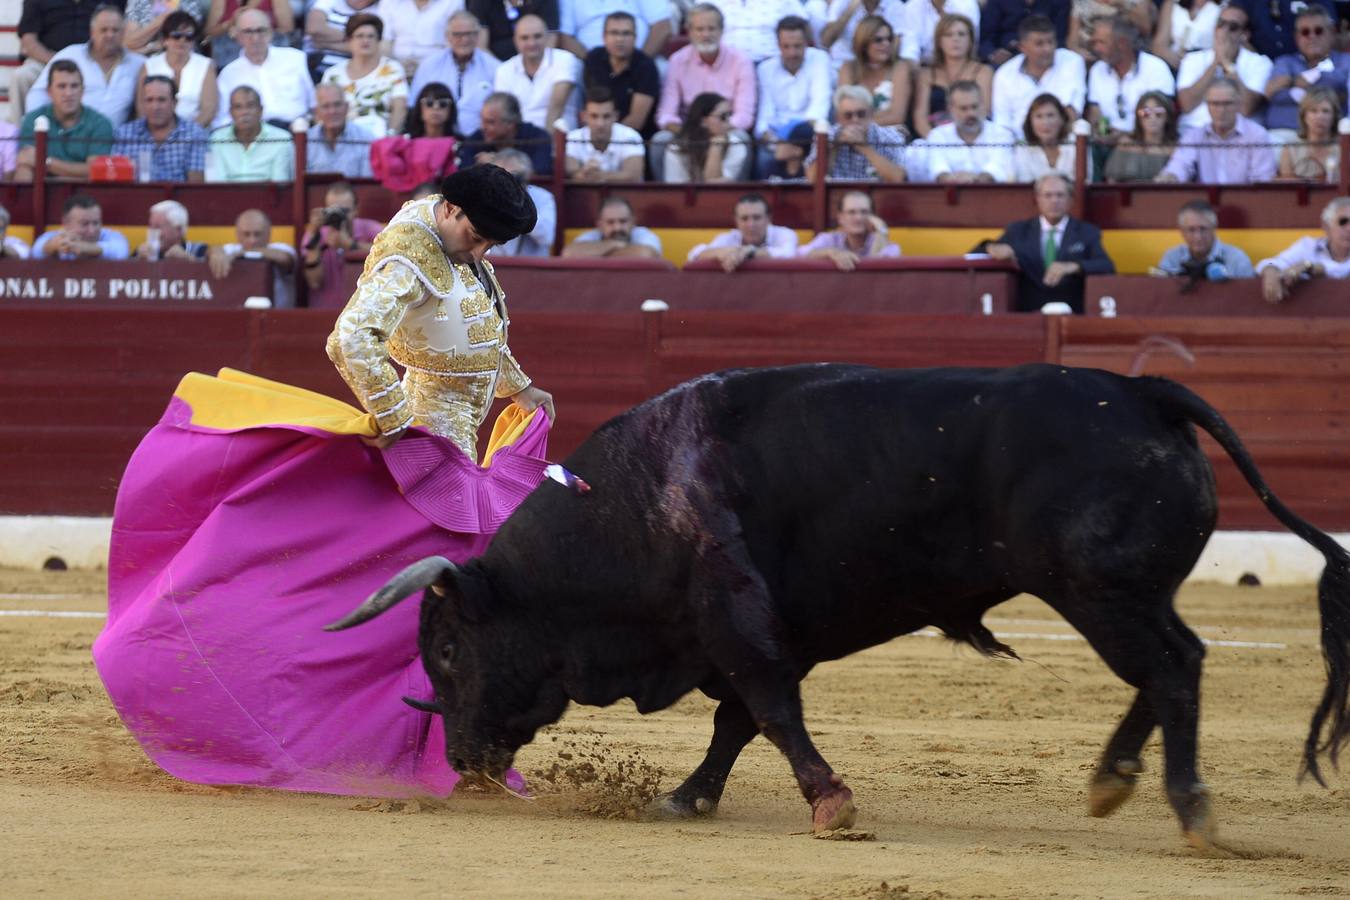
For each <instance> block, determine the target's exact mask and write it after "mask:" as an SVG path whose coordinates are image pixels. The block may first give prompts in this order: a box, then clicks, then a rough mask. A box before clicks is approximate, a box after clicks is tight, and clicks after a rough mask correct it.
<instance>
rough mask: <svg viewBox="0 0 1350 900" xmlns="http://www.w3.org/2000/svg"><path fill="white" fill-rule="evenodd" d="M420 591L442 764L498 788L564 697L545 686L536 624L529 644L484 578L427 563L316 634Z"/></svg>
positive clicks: (423, 647) (526, 631)
mask: <svg viewBox="0 0 1350 900" xmlns="http://www.w3.org/2000/svg"><path fill="white" fill-rule="evenodd" d="M419 590H424V593H423V596H422V613H421V622H420V624H419V626H418V634H417V645H418V648H419V649H420V651H421V654H422V665H423V666H424V667H425V668H426V671H427V675H428V676H429V677H430V679H431V685H432V687H433V688H434V689H435V691H436V700H435V703H434V707H435V709H434V711H435V712H439V713H440V714H441V718H442V719H443V720H444V722H445V750H446V758H447V759H448V760H449V762H450V765H452V766H453V767H454V769H455V771H457V772H459V773H460V774H462V775H466V776H469V777H470V778H480V779H494V780H496V781H497V782H499V783H500V782H501V781H502V777H503V774H504V773H505V771H506V769H507V768H508V767H509V766H510V765H511V763H512V761H513V760H514V759H515V755H516V751H517V750H519V749H520V748H521V747H522V746H524V745H525V744H528V743H529V742H530V741H531V740H532V739H533V738H534V733H535V732H536V731H537V730H538V729H539V728H541V727H543V726H544V725H548V724H550V723H552V722H556V721H557V720H558V719H559V718H560V717H561V716H562V713H563V710H564V709H565V708H566V706H567V698H566V696H565V695H564V694H563V691H562V688H561V686H560V682H559V680H558V679H557V678H550V677H549V672H550V669H551V668H552V663H551V662H550V661H549V660H548V659H547V658H546V657H545V655H544V654H543V653H541V648H540V646H539V641H538V636H537V627H538V623H533V624H534V625H535V629H534V633H535V638H534V640H533V641H532V642H531V641H530V640H529V635H530V633H531V624H532V623H531V622H529V621H528V620H527V619H526V617H525V616H523V615H519V614H514V613H513V611H512V610H510V609H504V608H502V606H501V600H500V599H499V598H498V597H497V596H496V594H495V592H494V590H493V587H492V584H491V582H490V581H489V580H488V578H487V576H486V575H485V574H483V573H482V572H481V571H478V570H474V569H472V568H470V569H461V568H460V567H459V566H456V565H455V564H454V563H452V562H450V561H449V560H447V559H444V558H442V557H439V556H430V557H427V558H426V559H424V560H421V561H420V562H416V563H413V564H412V565H411V566H409V567H408V568H406V569H404V570H403V571H402V572H400V573H399V574H397V575H395V576H394V577H393V578H392V579H391V580H390V581H389V583H388V584H386V585H385V586H384V587H382V588H380V589H379V590H378V591H376V592H375V593H374V594H371V595H370V597H369V598H368V599H367V600H366V602H365V603H363V604H361V606H360V607H359V608H357V609H356V610H354V611H353V612H352V613H351V614H349V615H348V616H346V617H345V618H343V619H341V620H340V621H337V622H334V623H333V624H331V625H328V626H327V627H326V628H325V630H326V631H341V630H342V629H344V628H350V627H352V626H353V625H359V624H361V623H362V622H367V621H369V620H370V619H373V618H374V617H375V616H378V615H379V614H380V613H382V612H384V611H385V610H387V609H389V607H391V606H393V605H394V604H396V603H398V602H400V601H401V600H403V599H404V598H405V597H407V596H408V595H410V594H412V593H415V592H416V591H419Z"/></svg>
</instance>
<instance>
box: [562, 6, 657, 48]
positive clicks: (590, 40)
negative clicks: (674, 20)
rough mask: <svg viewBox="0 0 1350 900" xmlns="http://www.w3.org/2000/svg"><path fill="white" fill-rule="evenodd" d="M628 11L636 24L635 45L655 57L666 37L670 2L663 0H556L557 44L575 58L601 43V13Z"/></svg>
mask: <svg viewBox="0 0 1350 900" xmlns="http://www.w3.org/2000/svg"><path fill="white" fill-rule="evenodd" d="M612 12H626V13H631V14H632V16H633V18H634V19H635V20H636V21H635V24H636V25H637V45H638V47H639V48H640V49H641V50H642V52H643V53H645V54H647V55H648V56H650V57H653V58H655V57H657V56H660V55H662V54H663V53H664V52H665V47H666V42H667V41H668V40H670V30H671V29H670V4H669V3H668V2H667V0H627V2H625V0H558V13H559V15H558V46H559V47H561V48H562V49H564V50H570V51H571V52H572V53H575V54H576V55H577V57H578V58H580V59H585V58H586V54H587V53H588V52H589V51H591V50H592V49H594V48H596V47H599V46H601V45H602V44H603V43H604V36H605V17H606V16H608V15H609V14H610V13H612Z"/></svg>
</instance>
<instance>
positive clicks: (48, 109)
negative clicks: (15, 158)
mask: <svg viewBox="0 0 1350 900" xmlns="http://www.w3.org/2000/svg"><path fill="white" fill-rule="evenodd" d="M38 116H46V117H47V121H49V122H50V123H51V124H50V126H49V127H48V129H47V155H48V156H49V157H51V158H52V159H61V160H65V161H66V162H73V163H82V162H84V161H85V160H87V159H88V158H89V157H91V156H102V155H104V154H107V153H110V152H112V143H113V127H112V123H111V122H109V121H108V120H107V119H106V118H105V117H104V116H103V114H102V113H100V112H97V111H95V110H92V109H90V108H89V107H87V106H81V107H80V117H79V118H78V119H76V120H75V124H74V125H72V126H70V127H69V128H66V127H64V126H62V125H61V123H60V122H58V121H56V111H55V110H54V109H53V108H52V105H51V104H50V103H48V104H47V105H46V106H39V107H38V108H37V109H35V110H32V111H31V112H29V113H28V115H26V116H24V117H23V124H22V125H20V126H19V146H21V147H27V146H28V145H30V144H32V143H33V132H34V130H35V129H34V125H33V123H34V122H36V121H37V117H38Z"/></svg>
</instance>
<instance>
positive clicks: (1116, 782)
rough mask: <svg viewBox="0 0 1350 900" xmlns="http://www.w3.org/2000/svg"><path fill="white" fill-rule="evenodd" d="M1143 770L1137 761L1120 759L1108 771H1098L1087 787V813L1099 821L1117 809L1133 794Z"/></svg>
mask: <svg viewBox="0 0 1350 900" xmlns="http://www.w3.org/2000/svg"><path fill="white" fill-rule="evenodd" d="M1143 770H1144V767H1143V765H1142V764H1141V763H1140V762H1139V760H1137V759H1121V760H1117V761H1116V762H1115V764H1114V765H1113V766H1112V767H1111V768H1110V769H1106V770H1103V771H1098V772H1097V774H1096V775H1094V776H1092V783H1091V784H1090V785H1089V786H1088V812H1089V813H1090V814H1091V815H1093V816H1095V817H1096V818H1098V819H1100V818H1102V817H1103V816H1109V815H1111V813H1113V812H1115V811H1116V810H1117V809H1119V808H1120V805H1121V804H1122V803H1124V802H1125V801H1126V800H1128V799H1130V795H1131V794H1133V793H1134V788H1135V784H1136V783H1137V782H1138V781H1139V773H1140V772H1142V771H1143Z"/></svg>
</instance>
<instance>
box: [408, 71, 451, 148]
mask: <svg viewBox="0 0 1350 900" xmlns="http://www.w3.org/2000/svg"><path fill="white" fill-rule="evenodd" d="M458 117H459V112H458V111H457V110H456V109H455V98H454V97H452V96H450V89H449V88H448V87H446V86H445V85H443V84H441V83H440V82H439V81H433V82H431V83H430V84H427V85H425V86H424V87H423V88H422V90H421V91H419V92H418V94H417V101H416V102H415V103H413V105H412V109H411V110H409V111H408V121H407V124H406V125H405V127H404V129H403V133H404V134H406V135H407V136H408V137H410V138H423V137H427V138H454V139H455V141H456V142H457V143H458V142H459V141H462V140H463V139H464V138H463V137H462V136H461V135H459V134H456V133H455V121H456V119H457V118H458Z"/></svg>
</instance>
